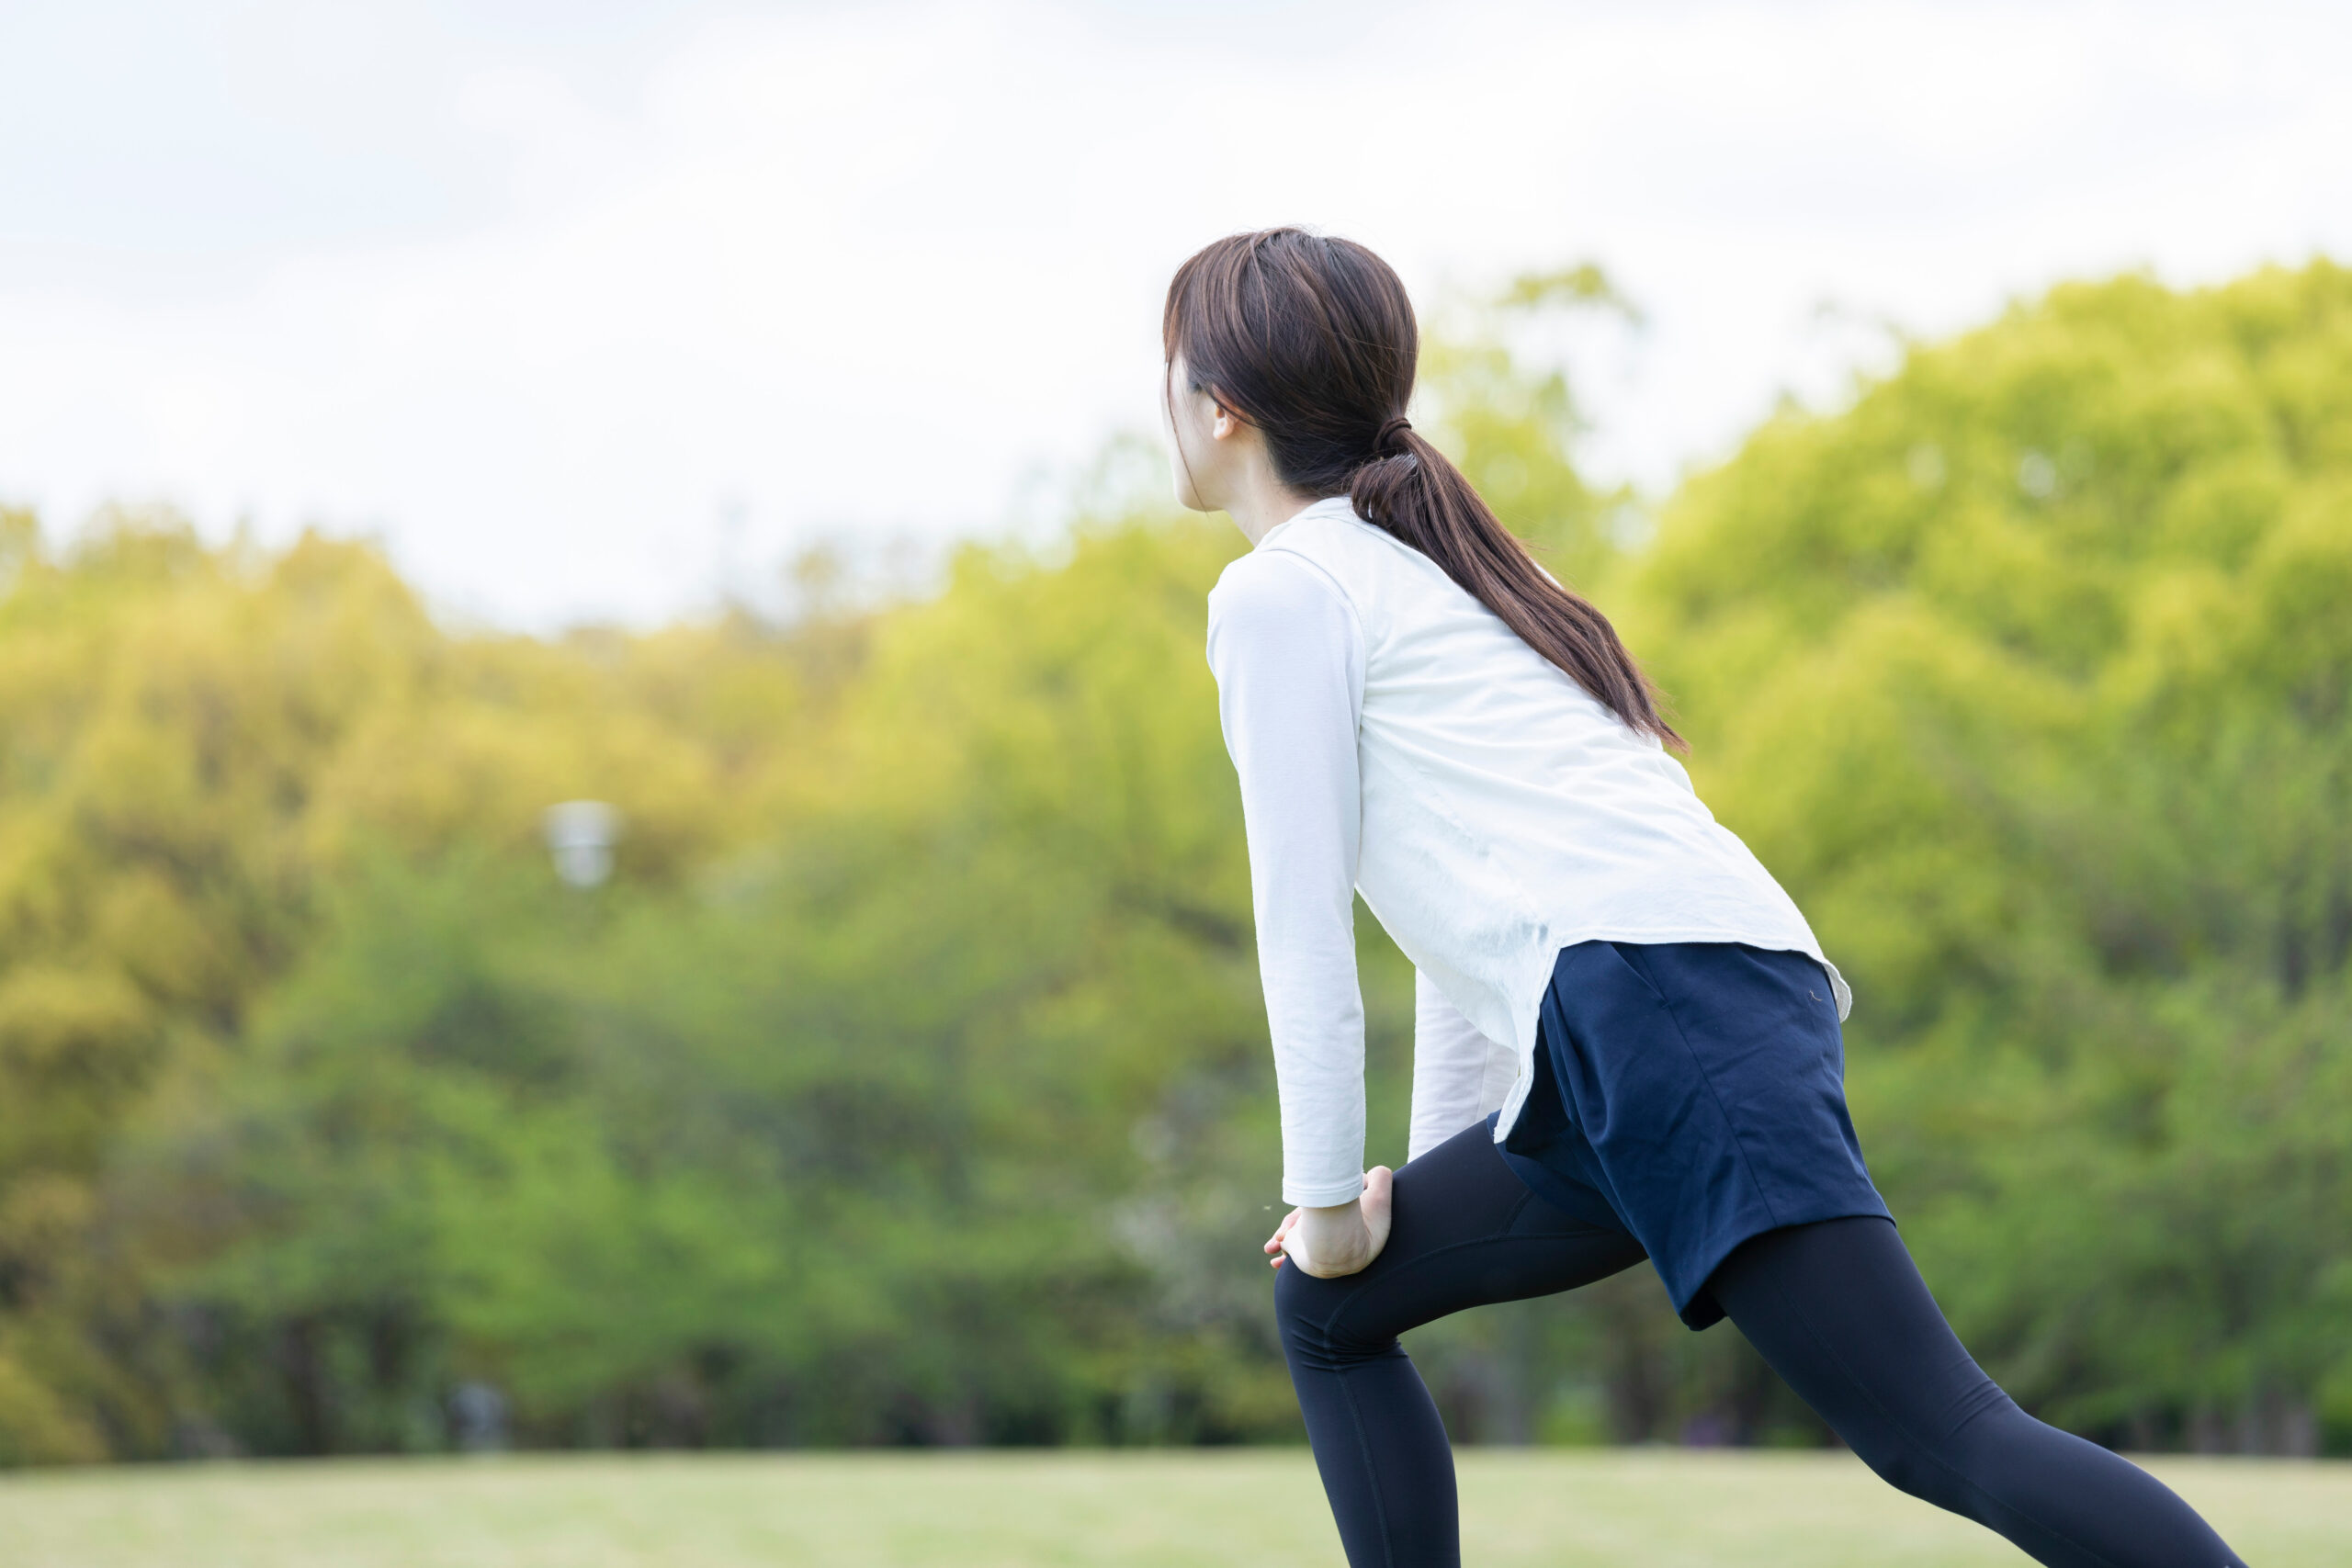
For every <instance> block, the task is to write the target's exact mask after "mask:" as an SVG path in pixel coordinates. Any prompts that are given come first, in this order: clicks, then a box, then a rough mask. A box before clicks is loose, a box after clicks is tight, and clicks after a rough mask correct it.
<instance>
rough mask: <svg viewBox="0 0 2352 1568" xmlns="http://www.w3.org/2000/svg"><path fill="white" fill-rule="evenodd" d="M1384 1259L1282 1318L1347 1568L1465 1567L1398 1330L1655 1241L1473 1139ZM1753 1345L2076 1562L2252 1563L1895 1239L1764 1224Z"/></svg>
mask: <svg viewBox="0 0 2352 1568" xmlns="http://www.w3.org/2000/svg"><path fill="white" fill-rule="evenodd" d="M1395 1214H1396V1217H1395V1223H1394V1226H1393V1228H1392V1229H1391V1230H1390V1232H1389V1235H1388V1245H1387V1247H1385V1249H1384V1250H1383V1251H1382V1252H1381V1255H1380V1256H1379V1258H1375V1259H1374V1262H1373V1264H1372V1267H1371V1268H1369V1269H1365V1270H1363V1272H1362V1273H1360V1274H1351V1275H1348V1276H1346V1277H1345V1278H1342V1279H1337V1280H1318V1279H1316V1278H1315V1277H1314V1276H1312V1275H1310V1274H1308V1273H1306V1271H1305V1270H1303V1269H1300V1268H1298V1267H1297V1265H1295V1264H1293V1263H1285V1264H1283V1267H1282V1269H1281V1270H1280V1272H1279V1273H1278V1274H1277V1276H1276V1278H1275V1285H1274V1303H1275V1310H1276V1313H1277V1314H1278V1315H1279V1317H1280V1319H1281V1322H1282V1330H1283V1351H1284V1353H1285V1354H1286V1355H1287V1356H1288V1357H1289V1359H1290V1371H1291V1381H1292V1382H1294V1383H1295V1385H1296V1386H1297V1389H1298V1402H1299V1405H1300V1407H1301V1408H1302V1409H1303V1410H1304V1411H1305V1412H1306V1431H1307V1436H1308V1438H1310V1439H1311V1440H1312V1441H1313V1443H1314V1445H1315V1462H1316V1465H1317V1468H1318V1469H1320V1470H1321V1472H1322V1474H1323V1487H1324V1490H1325V1491H1326V1492H1327V1493H1328V1494H1329V1495H1330V1499H1331V1511H1332V1513H1333V1514H1335V1515H1336V1516H1337V1517H1338V1519H1339V1525H1340V1542H1341V1543H1342V1544H1343V1545H1344V1546H1345V1547H1346V1548H1347V1553H1348V1562H1350V1563H1351V1565H1352V1568H1453V1564H1456V1563H1459V1562H1461V1560H1462V1553H1461V1543H1460V1540H1459V1539H1458V1535H1457V1530H1456V1517H1455V1504H1454V1492H1453V1452H1452V1450H1450V1449H1449V1448H1448V1446H1447V1444H1446V1438H1445V1427H1444V1426H1443V1425H1442V1423H1441V1422H1440V1420H1439V1419H1438V1413H1437V1406H1436V1405H1435V1404H1432V1403H1430V1395H1429V1391H1428V1389H1427V1388H1425V1387H1424V1386H1423V1385H1422V1383H1421V1379H1420V1374H1419V1372H1417V1371H1414V1370H1413V1363H1412V1362H1411V1360H1409V1359H1408V1358H1407V1357H1406V1355H1405V1351H1404V1348H1403V1347H1402V1346H1400V1345H1398V1344H1397V1335H1398V1334H1400V1333H1402V1332H1404V1331H1405V1330H1407V1329H1408V1328H1413V1327H1417V1326H1419V1325H1421V1324H1424V1323H1429V1322H1430V1321H1432V1320H1434V1319H1437V1318H1441V1317H1443V1316H1445V1315H1446V1314H1449V1313H1456V1312H1460V1311H1461V1310H1462V1309H1463V1308H1464V1307H1472V1306H1480V1305H1483V1304H1485V1303H1489V1302H1507V1301H1518V1300H1521V1299H1523V1298H1525V1297H1529V1296H1545V1295H1550V1294H1552V1293H1554V1292H1558V1291H1567V1290H1573V1289H1575V1288H1576V1287H1577V1286H1578V1285H1583V1284H1589V1283H1590V1282H1591V1281H1593V1280H1599V1279H1602V1278H1605V1277H1606V1276H1608V1275H1611V1274H1614V1273H1616V1272H1617V1271H1618V1270H1619V1269H1626V1268H1630V1267H1632V1266H1633V1265H1634V1264H1635V1263H1638V1262H1640V1261H1642V1259H1643V1258H1644V1256H1645V1255H1644V1253H1643V1251H1642V1248H1641V1246H1640V1244H1639V1243H1637V1242H1635V1241H1634V1239H1633V1238H1632V1237H1631V1236H1629V1235H1625V1234H1624V1233H1623V1232H1622V1231H1617V1230H1612V1229H1605V1228H1602V1227H1600V1226H1597V1225H1593V1224H1587V1223H1586V1222H1585V1221H1583V1220H1580V1219H1577V1218H1576V1217H1574V1216H1572V1215H1570V1214H1567V1213H1563V1212H1562V1211H1561V1210H1559V1209H1555V1208H1554V1207H1552V1206H1551V1205H1550V1204H1548V1203H1545V1202H1544V1201H1543V1200H1542V1199H1540V1198H1537V1197H1536V1196H1535V1195H1534V1194H1533V1193H1532V1192H1530V1191H1529V1190H1527V1188H1526V1187H1524V1186H1523V1185H1521V1182H1520V1180H1519V1179H1518V1178H1517V1177H1516V1176H1514V1175H1512V1174H1511V1171H1510V1167H1509V1166H1507V1165H1505V1164H1504V1163H1503V1161H1502V1158H1501V1156H1499V1155H1498V1154H1497V1153H1496V1152H1495V1148H1494V1145H1493V1143H1492V1142H1491V1141H1490V1135H1489V1134H1488V1133H1487V1129H1486V1128H1485V1127H1484V1126H1477V1127H1473V1128H1470V1129H1469V1130H1468V1131H1466V1132H1464V1133H1463V1134H1460V1135H1459V1136H1456V1137H1454V1138H1453V1139H1452V1140H1450V1141H1449V1142H1447V1143H1445V1144H1443V1145H1441V1146H1440V1147H1438V1148H1436V1149H1433V1150H1431V1151H1430V1153H1429V1154H1427V1155H1425V1156H1422V1157H1421V1158H1419V1159H1417V1160H1414V1161H1413V1162H1412V1163H1411V1164H1409V1165H1408V1166H1406V1167H1405V1168H1403V1169H1402V1170H1400V1171H1398V1172H1397V1188H1396V1211H1395ZM1708 1283H1709V1288H1710V1289H1711V1290H1712V1291H1713V1294H1714V1297H1715V1300H1716V1301H1717V1302H1719V1303H1721V1304H1722V1306H1723V1308H1724V1312H1725V1313H1726V1314H1729V1316H1730V1318H1731V1320H1732V1321H1733V1322H1734V1323H1736V1324H1737V1325H1739V1328H1740V1332H1742V1333H1743V1334H1745V1335H1747V1338H1748V1341H1749V1343H1751V1344H1753V1345H1754V1346H1755V1347H1756V1348H1757V1349H1758V1350H1759V1351H1760V1352H1762V1353H1763V1356H1764V1359H1766V1360H1767V1361H1769V1362H1770V1363H1771V1365H1772V1368H1773V1370H1774V1371H1777V1372H1779V1373H1780V1374H1781V1377H1782V1378H1784V1379H1786V1380H1787V1381H1788V1383H1789V1386H1790V1387H1792V1388H1793V1389H1794V1390H1796V1392H1797V1393H1799V1394H1800V1395H1801V1396H1803V1397H1804V1400H1805V1402H1806V1403H1807V1404H1811V1405H1812V1406H1813V1407H1814V1409H1815V1410H1816V1411H1818V1412H1819V1413H1820V1414H1821V1416H1822V1418H1823V1419H1825V1420H1826V1421H1827V1422H1828V1423H1829V1425H1830V1426H1831V1427H1833V1428H1835V1429H1836V1431H1837V1433H1838V1436H1839V1437H1840V1438H1844V1439H1845V1440H1846V1443H1847V1445H1848V1446H1849V1447H1850V1448H1851V1449H1852V1450H1854V1451H1855V1452H1856V1453H1857V1454H1859V1455H1860V1456H1861V1458H1862V1460H1863V1461H1864V1462H1865V1463H1867V1464H1869V1466H1870V1467H1871V1469H1872V1470H1874V1471H1876V1472H1878V1473H1879V1474H1880V1475H1881V1476H1883V1477H1884V1478H1885V1479H1886V1480H1887V1481H1889V1482H1892V1483H1894V1485H1896V1486H1899V1487H1901V1488H1902V1489H1903V1490H1904V1491H1905V1492H1908V1493H1910V1494H1911V1495H1913V1496H1915V1497H1923V1498H1925V1499H1927V1500H1928V1502H1930V1503H1933V1504H1935V1505H1937V1506H1939V1507H1944V1508H1949V1509H1951V1511H1952V1512H1954V1513H1956V1514H1964V1515H1966V1516H1967V1517H1970V1518H1972V1519H1974V1520H1976V1521H1977V1522H1978V1523H1980V1524H1983V1525H1985V1526H1988V1527H1989V1528H1991V1529H1996V1530H1998V1531H1999V1532H2000V1533H2001V1534H2003V1535H2005V1536H2007V1538H2008V1539H2009V1540H2011V1541H2013V1542H2015V1543H2016V1544H2017V1545H2018V1547H2019V1548H2020V1549H2022V1550H2023V1551H2026V1552H2027V1553H2029V1554H2030V1555H2031V1556H2032V1557H2034V1558H2035V1559H2036V1560H2038V1561H2040V1562H2046V1563H2052V1564H2059V1565H2063V1568H2245V1564H2244V1562H2242V1561H2241V1559H2240V1558H2239V1557H2238V1556H2237V1554H2236V1553H2235V1552H2233V1551H2231V1550H2230V1549H2229V1548H2228V1547H2227V1546H2225V1545H2224V1544H2222V1538H2221V1537H2219V1536H2218V1535H2215V1534H2214V1533H2213V1531H2212V1529H2211V1527H2210V1526H2208V1525H2207V1524H2206V1523H2205V1521H2204V1520H2203V1519H2200V1518H2199V1517H2197V1515H2196V1513H2195V1512H2194V1511H2193V1510H2192V1509H2191V1508H2190V1507H2189V1506H2188V1504H2186V1503H2184V1502H2182V1501H2181V1500H2180V1499H2179V1498H2178V1497H2177V1496H2175V1495H2173V1494H2172V1492H2171V1491H2170V1490H2168V1489H2167V1488H2166V1487H2165V1485H2164V1483H2161V1482H2159V1481H2157V1480H2156V1479H2155V1478H2154V1476H2152V1475H2150V1474H2148V1473H2147V1472H2145V1471H2143V1470H2141V1469H2140V1468H2139V1467H2138V1466H2136V1465H2133V1464H2131V1462H2129V1461H2125V1460H2123V1459H2120V1458H2118V1457H2117V1456H2116V1455H2114V1454H2111V1453H2109V1452H2108V1451H2107V1450H2105V1449H2102V1448H2099V1447H2098V1445H2096V1444H2094V1443H2087V1442H2085V1441H2084V1440H2083V1439H2082V1438H2076V1437H2073V1436H2070V1435H2068V1434H2067V1433H2064V1432H2061V1431H2059V1430H2058V1429H2057V1428H2056V1427H2046V1426H2044V1425H2042V1423H2041V1422H2039V1421H2037V1420H2035V1419H2034V1418H2033V1417H2032V1416H2028V1415H2027V1414H2026V1413H2025V1412H2024V1411H2022V1410H2020V1409H2018V1406H2017V1405H2016V1404H2015V1403H2014V1402H2012V1401H2011V1400H2010V1398H2009V1396H2008V1395H2007V1394H2006V1393H2002V1392H2001V1391H2000V1389H1999V1388H1998V1387H1996V1385H1995V1384H1994V1382H1993V1380H1992V1379H1990V1378H1988V1377H1986V1376H1985V1374H1984V1372H1983V1371H1980V1370H1978V1368H1977V1365H1976V1363H1975V1362H1974V1361H1973V1360H1972V1359H1969V1355H1968V1352H1967V1351H1966V1350H1964V1349H1962V1348H1961V1343H1960V1341H1959V1340H1958V1339H1957V1338H1955V1337H1953V1335H1952V1332H1951V1328H1950V1327H1948V1326H1947V1325H1945V1323H1944V1319H1943V1314H1942V1313H1941V1312H1939V1310H1938V1309H1937V1306H1936V1303H1935V1300H1934V1298H1933V1297H1931V1296H1929V1295H1928V1288H1927V1286H1926V1284H1925V1283H1923V1282H1922V1281H1921V1280H1920V1278H1919V1273H1918V1270H1917V1269H1915V1268H1914V1267H1913V1266H1912V1263H1911V1255H1910V1254H1909V1253H1908V1252H1907V1251H1905V1248H1904V1246H1903V1243H1902V1241H1901V1240H1900V1239H1899V1238H1898V1237H1897V1236H1896V1235H1895V1231H1894V1225H1892V1224H1889V1223H1888V1222H1886V1221H1885V1220H1883V1219H1879V1218H1876V1217H1869V1218H1857V1219H1848V1220H1828V1221H1825V1222H1823V1223H1821V1224H1810V1225H1796V1226H1792V1227H1791V1228H1789V1229H1787V1230H1779V1231H1770V1232H1768V1233H1766V1234H1765V1235H1759V1236H1756V1237H1754V1238H1752V1239H1751V1240H1749V1241H1748V1242H1747V1243H1746V1244H1745V1245H1744V1246H1742V1247H1739V1248H1738V1249H1737V1250H1736V1251H1735V1252H1734V1253H1733V1254H1732V1255H1731V1257H1730V1258H1727V1259H1726V1260H1725V1261H1724V1264H1723V1266H1722V1267H1721V1268H1720V1269H1716V1270H1715V1272H1714V1274H1713V1277H1712V1278H1711V1279H1710V1280H1709V1281H1708Z"/></svg>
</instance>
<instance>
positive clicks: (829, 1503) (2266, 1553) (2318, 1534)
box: [0, 1450, 2352, 1568]
mask: <svg viewBox="0 0 2352 1568" xmlns="http://www.w3.org/2000/svg"><path fill="white" fill-rule="evenodd" d="M2151 1468H2153V1469H2154V1470H2155V1471H2156V1472H2157V1473H2159V1474H2161V1475H2162V1476H2164V1477H2165V1480H2167V1481H2168V1482H2170V1483H2172V1484H2173V1485H2174V1486H2175V1487H2177V1488H2178V1489H2179V1490H2180V1491H2181V1492H2182V1493H2183V1494H2185V1495H2187V1496H2188V1499H2189V1500H2190V1501H2191V1502H2193V1503H2194V1504H2196V1505H2197V1506H2199V1508H2201V1509H2202V1510H2204V1512H2205V1514H2206V1515H2207V1517H2210V1518H2211V1519H2212V1520H2213V1521H2214V1523H2215V1524H2216V1525H2217V1526H2219V1527H2220V1528H2221V1529H2222V1533H2223V1534H2225V1535H2227V1536H2228V1537H2229V1538H2230V1540H2231V1542H2232V1544H2233V1545H2234V1546H2236V1547H2237V1548H2238V1550H2239V1551H2241V1552H2243V1553H2244V1554H2245V1557H2246V1559H2247V1560H2248V1561H2249V1562H2254V1563H2256V1564H2257V1565H2258V1568H2323V1565H2325V1568H2339V1565H2341V1564H2344V1563H2346V1562H2352V1465H2346V1464H2341V1463H2332V1464H2315V1463H2297V1462H2291V1461H2233V1460H2204V1461H2198V1460H2164V1461H2154V1462H2153V1463H2152V1465H2151ZM1461 1472H1462V1491H1463V1511H1464V1521H1465V1524H1464V1548H1465V1553H1464V1555H1465V1557H1466V1559H1467V1561H1468V1562H1472V1563H1475V1564H1478V1565H1479V1568H1519V1565H1521V1564H1527V1565H1533V1564H1537V1563H1541V1564H1545V1565H1546V1568H1563V1565H1571V1564H1592V1565H1596V1568H1597V1565H1600V1564H1608V1565H1610V1568H1668V1565H1669V1564H1672V1565H1676V1568H1680V1565H1683V1564H1689V1565H1691V1568H1700V1565H1704V1568H1768V1565H1769V1568H1782V1565H1796V1564H1802V1565H1803V1568H1864V1565H1865V1564H1867V1565H1869V1568H1930V1565H1933V1568H1961V1565H1962V1564H1977V1563H1984V1564H1992V1563H2012V1562H2023V1561H2024V1559H2023V1558H2021V1557H2020V1556H2018V1554H2017V1553H2016V1552H2015V1551H2012V1550H2011V1549H2010V1548H2009V1547H2007V1545H2006V1544H2004V1543H2003V1542H2001V1541H2000V1540H1996V1539H1995V1538H1994V1537H1992V1536H1989V1535H1986V1534H1985V1533H1984V1532H1982V1531H1980V1530H1978V1529H1975V1528H1974V1527H1973V1526H1969V1525H1965V1524H1962V1523H1961V1522H1960V1521H1958V1520H1956V1519H1952V1518H1951V1517H1947V1516H1945V1515H1942V1514H1939V1513H1938V1512H1936V1511H1935V1510H1933V1509H1931V1508H1928V1507H1927V1506H1924V1505H1921V1504H1917V1503H1914V1502H1912V1501H1911V1500H1910V1499H1908V1498H1906V1497H1903V1496H1901V1495H1897V1494H1895V1493H1894V1492H1892V1491H1890V1490H1888V1489H1887V1488H1886V1487H1884V1486H1883V1485H1882V1484H1880V1483H1879V1482H1878V1481H1877V1480H1876V1479H1875V1478H1873V1477H1872V1476H1871V1474H1870V1473H1869V1472H1867V1471H1865V1470H1863V1469H1862V1468H1861V1466H1860V1464H1858V1463H1856V1462H1855V1461H1853V1460H1852V1459H1850V1458H1849V1457H1847V1456H1845V1455H1843V1454H1729V1453H1722V1452H1714V1453H1692V1452H1681V1451H1675V1450H1623V1451H1616V1452H1592V1451H1563V1450H1548V1451H1546V1450H1532V1451H1531V1450H1521V1451H1515V1452H1512V1451H1495V1450H1487V1451H1483V1452H1480V1451H1472V1452H1469V1453H1465V1454H1464V1456H1463V1458H1462V1462H1461ZM0 1563H5V1564H6V1568H231V1565H232V1564H233V1565H234V1568H296V1565H298V1564H299V1565H301V1568H344V1565H349V1568H393V1565H394V1564H399V1565H401V1568H411V1565H415V1568H650V1565H652V1564H662V1565H664V1568H668V1565H672V1564H675V1565H678V1568H751V1565H752V1564H760V1565H762V1568H771V1565H778V1564H784V1565H795V1568H797V1565H799V1564H825V1565H827V1568H831V1565H832V1564H842V1565H855V1568H899V1565H902V1564H905V1565H910V1564H933V1563H941V1564H956V1565H958V1568H1013V1565H1015V1564H1018V1565H1020V1568H1041V1565H1046V1564H1057V1565H1067V1568H1097V1565H1101V1568H1110V1565H1113V1564H1116V1565H1118V1568H1195V1565H1197V1568H1210V1565H1212V1564H1214V1565H1216V1568H1260V1565H1265V1568H1272V1565H1274V1564H1282V1565H1283V1568H1294V1565H1298V1568H1304V1565H1308V1564H1313V1565H1317V1568H1337V1565H1338V1564H1339V1563H1340V1550H1339V1544H1338V1540H1337V1538H1336V1537H1335V1536H1334V1535H1333V1533H1332V1530H1331V1524H1330V1520H1329V1516H1328V1515H1327V1514H1326V1512H1325V1511H1324V1506H1323V1495H1322V1492H1321V1489H1320V1488H1319V1487H1318V1486H1317V1483H1316V1480H1315V1472H1314V1468H1313V1465H1312V1463H1311V1462H1310V1461H1309V1460H1308V1459H1307V1457H1306V1453H1305V1452H1303V1451H1300V1450H1249V1451H1223V1452H1214V1453H1198V1452H1193V1453H1127V1454H1100V1453H1050V1454H1037V1453H1018V1454H1008V1453H956V1454H938V1453H931V1454H882V1455H877V1454H857V1455H782V1456H768V1455H741V1456H718V1457H684V1456H662V1457H643V1458H639V1457H629V1456H593V1457H580V1458H571V1457H546V1458H542V1457H533V1458H519V1459H485V1460H475V1461H345V1462H331V1463H286V1464H235V1465H203V1466H173V1467H159V1468H123V1469H112V1470H86V1471H71V1472H32V1473H19V1474H15V1475H9V1476H6V1477H0Z"/></svg>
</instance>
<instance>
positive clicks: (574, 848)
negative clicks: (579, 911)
mask: <svg viewBox="0 0 2352 1568" xmlns="http://www.w3.org/2000/svg"><path fill="white" fill-rule="evenodd" d="M539 821H540V826H541V828H542V829H543V830H544V831H545V832H546V834H547V839H548V853H549V854H552V855H553V856H555V874H557V875H558V876H560V877H561V878H563V880H564V882H565V884H566V885H567V886H572V887H598V886H603V885H604V883H605V879H606V878H608V877H610V876H611V875H612V874H613V845H614V843H615V841H616V840H618V839H619V838H620V836H621V814H620V813H619V812H618V811H616V810H615V809H614V808H613V807H609V806H607V805H605V803H604V802H603V801H601V800H567V801H565V802H563V803H562V804H561V805H559V806H550V807H548V808H547V810H546V812H545V813H544V814H542V816H541V817H540V818H539Z"/></svg>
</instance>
